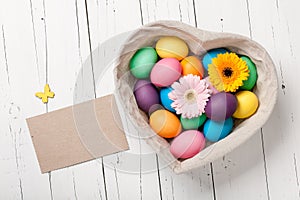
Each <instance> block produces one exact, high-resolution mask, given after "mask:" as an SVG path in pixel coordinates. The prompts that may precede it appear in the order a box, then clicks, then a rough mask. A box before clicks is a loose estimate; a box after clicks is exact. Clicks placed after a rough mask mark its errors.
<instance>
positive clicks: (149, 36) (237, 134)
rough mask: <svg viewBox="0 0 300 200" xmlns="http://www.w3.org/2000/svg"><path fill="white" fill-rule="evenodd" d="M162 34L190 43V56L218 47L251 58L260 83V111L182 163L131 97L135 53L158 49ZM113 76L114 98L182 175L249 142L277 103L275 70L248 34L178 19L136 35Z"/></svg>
mask: <svg viewBox="0 0 300 200" xmlns="http://www.w3.org/2000/svg"><path fill="white" fill-rule="evenodd" d="M162 36H177V37H179V38H181V39H183V40H184V41H185V42H186V43H187V44H188V46H189V49H190V52H192V53H193V54H195V55H198V56H199V55H200V56H201V55H203V54H204V53H205V52H206V51H208V50H210V49H214V48H219V47H226V48H228V49H229V50H231V51H233V52H236V53H238V54H242V55H247V56H248V57H250V58H251V59H252V61H253V62H254V63H255V64H256V67H257V73H258V80H257V83H256V86H255V88H254V89H253V92H254V93H255V94H256V95H257V97H258V99H259V108H258V110H257V112H256V113H255V114H254V115H253V116H251V117H250V118H248V119H246V120H236V121H235V125H234V129H233V131H232V132H231V134H230V135H228V136H227V137H226V138H224V139H222V140H220V141H218V142H216V143H210V144H207V145H206V147H205V149H204V150H202V151H201V152H200V153H198V154H197V155H196V156H194V157H192V158H189V159H186V160H182V161H179V160H177V159H176V158H175V157H174V156H173V155H172V154H171V153H170V151H169V146H170V144H169V143H168V142H167V141H166V140H165V139H164V138H161V137H160V136H158V135H157V134H156V133H155V132H154V131H153V130H152V129H151V128H150V126H149V123H148V117H147V115H146V114H145V113H143V112H142V111H141V110H140V109H139V108H138V106H137V103H136V101H135V98H134V95H133V86H134V83H135V81H136V78H135V77H134V76H132V75H131V73H130V72H129V61H130V59H131V57H132V56H133V54H134V53H135V51H136V50H137V49H139V48H141V47H145V46H154V44H155V42H156V41H157V40H158V39H159V38H160V37H162ZM114 72H115V73H114V78H115V86H116V91H115V96H116V98H117V99H118V100H119V102H120V105H121V106H122V107H123V110H124V111H125V112H126V114H127V115H128V118H129V119H130V120H131V121H132V122H133V124H134V125H135V127H136V129H137V130H138V131H139V133H140V135H141V137H143V138H145V140H146V141H147V143H148V144H149V145H150V146H151V147H152V148H153V149H154V150H155V151H156V152H157V154H158V155H159V156H160V157H161V158H163V159H164V160H165V161H166V162H167V163H168V165H169V166H170V167H171V168H172V169H173V170H174V172H175V173H183V172H186V171H189V170H191V169H194V168H198V167H200V166H202V165H206V164H208V163H210V162H212V161H214V160H216V159H218V158H220V157H222V156H224V155H225V154H227V153H228V152H230V151H232V150H233V149H235V148H236V147H237V146H239V145H241V144H242V143H243V142H245V141H246V140H248V139H249V138H250V137H251V136H252V135H254V134H255V133H257V130H258V129H260V128H261V127H262V126H263V125H264V123H266V121H267V120H268V118H269V116H270V115H271V113H272V110H273V108H274V106H275V103H276V100H277V92H278V83H277V74H276V70H275V66H274V63H273V62H272V60H271V57H270V56H269V54H268V53H267V51H266V50H265V49H264V48H263V47H262V46H261V45H259V44H258V43H256V42H254V41H252V40H251V39H249V38H247V37H244V36H240V35H236V34H231V33H215V32H209V31H204V30H201V29H198V28H195V27H192V26H190V25H187V24H184V23H181V22H177V21H158V22H155V23H151V24H148V25H145V26H143V27H141V28H140V29H138V30H136V31H134V32H133V33H132V34H131V36H130V37H129V38H128V39H127V41H126V42H125V44H124V46H123V48H122V49H121V51H120V53H119V57H118V59H117V63H116V67H115V71H114Z"/></svg>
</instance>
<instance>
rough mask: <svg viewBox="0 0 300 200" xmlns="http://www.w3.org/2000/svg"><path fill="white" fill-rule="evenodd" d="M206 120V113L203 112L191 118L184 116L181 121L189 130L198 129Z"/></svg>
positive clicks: (183, 126)
mask: <svg viewBox="0 0 300 200" xmlns="http://www.w3.org/2000/svg"><path fill="white" fill-rule="evenodd" d="M205 120H206V115H205V114H202V115H200V116H198V117H193V118H191V119H189V118H183V117H182V116H181V117H180V122H181V125H182V128H184V129H186V130H189V129H198V128H199V127H200V126H201V125H202V124H203V123H204V122H205Z"/></svg>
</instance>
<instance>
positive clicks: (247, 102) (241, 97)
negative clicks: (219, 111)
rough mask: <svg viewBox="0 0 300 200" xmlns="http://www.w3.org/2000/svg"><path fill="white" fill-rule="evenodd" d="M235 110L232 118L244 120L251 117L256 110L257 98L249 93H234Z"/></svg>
mask: <svg viewBox="0 0 300 200" xmlns="http://www.w3.org/2000/svg"><path fill="white" fill-rule="evenodd" d="M235 96H236V98H237V108H236V111H235V112H234V113H233V117H235V118H239V119H244V118H247V117H250V116H251V115H253V114H254V113H255V112H256V110H257V108H258V98H257V96H256V95H255V94H254V93H253V92H250V91H246V90H245V91H240V92H238V93H236V95H235Z"/></svg>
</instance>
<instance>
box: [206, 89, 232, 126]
mask: <svg viewBox="0 0 300 200" xmlns="http://www.w3.org/2000/svg"><path fill="white" fill-rule="evenodd" d="M236 108H237V99H236V97H235V96H234V95H233V94H231V93H227V92H220V93H217V94H214V95H212V96H211V97H210V99H209V101H208V102H207V105H206V107H205V114H206V116H207V117H208V118H210V119H212V120H215V121H223V120H225V119H227V118H229V117H231V116H232V115H233V113H234V112H235V110H236Z"/></svg>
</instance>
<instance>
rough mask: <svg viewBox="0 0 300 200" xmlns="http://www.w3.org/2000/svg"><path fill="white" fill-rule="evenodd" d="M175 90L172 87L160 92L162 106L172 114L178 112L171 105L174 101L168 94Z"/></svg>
mask: <svg viewBox="0 0 300 200" xmlns="http://www.w3.org/2000/svg"><path fill="white" fill-rule="evenodd" d="M172 90H173V89H172V88H171V87H166V88H162V89H161V90H160V101H161V104H162V105H163V106H164V107H165V108H166V109H167V110H169V111H171V112H176V110H175V109H174V108H172V107H171V104H172V103H173V101H172V100H171V99H169V96H168V94H169V93H170V92H171V91H172Z"/></svg>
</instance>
